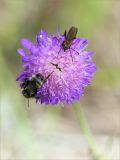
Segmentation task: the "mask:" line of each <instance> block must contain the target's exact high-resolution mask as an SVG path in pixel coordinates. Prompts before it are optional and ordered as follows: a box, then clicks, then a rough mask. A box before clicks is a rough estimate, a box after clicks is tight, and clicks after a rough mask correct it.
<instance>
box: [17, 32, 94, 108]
mask: <svg viewBox="0 0 120 160" xmlns="http://www.w3.org/2000/svg"><path fill="white" fill-rule="evenodd" d="M36 39H37V43H36V44H34V43H33V42H31V41H30V40H28V39H26V38H23V39H22V40H21V44H22V45H23V46H24V47H25V49H21V48H20V49H18V53H19V54H20V55H21V56H22V61H23V62H24V64H23V66H22V68H23V72H22V74H21V75H20V76H19V77H18V78H17V80H18V81H20V85H21V84H22V83H23V82H24V81H25V79H26V78H28V79H30V78H31V77H32V76H34V75H36V74H39V73H40V74H42V75H43V76H44V77H47V76H48V75H49V74H51V73H52V74H51V75H50V77H49V78H48V79H47V80H46V82H45V83H44V84H43V85H42V86H41V87H39V88H38V90H37V93H36V97H35V98H36V99H37V101H38V102H40V103H45V104H52V105H55V104H58V103H60V102H61V103H62V104H63V105H64V104H71V103H73V101H74V100H79V99H80V97H81V95H83V92H84V87H85V86H88V85H89V84H90V80H91V78H92V76H93V74H94V72H95V71H96V63H95V62H93V61H92V59H91V55H92V54H93V52H91V51H86V50H85V47H86V45H87V44H88V41H87V40H86V39H84V38H76V39H74V41H73V43H72V45H71V47H70V49H68V50H66V51H65V52H64V50H63V49H61V44H62V42H63V41H64V39H65V38H64V36H61V35H60V34H59V33H58V36H57V38H56V37H55V35H54V34H52V35H48V34H47V32H45V31H43V30H41V31H40V32H39V33H38V35H37V37H36ZM60 49H61V51H60ZM59 51H60V53H59V55H58V52H59ZM71 55H72V57H73V60H72V57H71Z"/></svg>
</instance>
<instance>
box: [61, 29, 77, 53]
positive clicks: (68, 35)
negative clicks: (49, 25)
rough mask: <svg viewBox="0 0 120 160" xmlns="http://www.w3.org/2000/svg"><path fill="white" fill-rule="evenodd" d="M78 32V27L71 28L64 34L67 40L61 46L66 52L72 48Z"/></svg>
mask: <svg viewBox="0 0 120 160" xmlns="http://www.w3.org/2000/svg"><path fill="white" fill-rule="evenodd" d="M77 32H78V29H77V28H76V27H71V28H70V29H69V31H68V33H67V32H66V30H65V33H64V36H65V40H64V41H63V43H62V44H61V46H62V48H63V50H64V51H66V50H67V49H69V48H70V46H71V44H72V42H73V40H74V39H75V38H76V35H77Z"/></svg>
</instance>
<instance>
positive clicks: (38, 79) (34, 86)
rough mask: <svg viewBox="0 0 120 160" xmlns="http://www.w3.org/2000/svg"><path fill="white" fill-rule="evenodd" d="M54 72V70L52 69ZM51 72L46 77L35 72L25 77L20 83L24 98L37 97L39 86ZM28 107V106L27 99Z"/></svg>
mask: <svg viewBox="0 0 120 160" xmlns="http://www.w3.org/2000/svg"><path fill="white" fill-rule="evenodd" d="M53 72H54V71H53ZM53 72H51V73H50V74H49V75H48V76H47V77H46V78H45V77H44V76H43V75H42V74H36V75H35V76H32V77H31V78H30V79H29V78H26V79H25V80H24V82H23V83H21V88H22V89H23V90H22V94H23V96H24V97H25V98H36V99H37V96H36V94H37V91H38V89H39V88H41V87H42V86H43V84H44V83H45V82H46V80H47V79H48V78H49V77H50V76H51V74H52V73H53ZM28 107H29V99H28Z"/></svg>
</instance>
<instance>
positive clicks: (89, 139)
mask: <svg viewBox="0 0 120 160" xmlns="http://www.w3.org/2000/svg"><path fill="white" fill-rule="evenodd" d="M74 109H75V112H76V115H77V118H78V119H79V123H80V127H81V129H82V132H83V134H84V136H85V138H86V141H87V143H88V145H89V147H90V150H91V151H92V155H93V158H94V159H95V160H108V157H106V156H104V155H101V153H100V151H99V149H98V147H97V144H96V142H95V139H94V137H93V135H92V133H91V130H90V127H89V125H88V122H87V119H86V117H85V114H84V112H83V111H82V107H81V105H78V104H76V105H75V106H74Z"/></svg>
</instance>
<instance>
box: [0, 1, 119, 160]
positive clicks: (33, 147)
mask: <svg viewBox="0 0 120 160" xmlns="http://www.w3.org/2000/svg"><path fill="white" fill-rule="evenodd" d="M70 26H76V27H78V29H79V32H78V36H79V37H85V38H88V39H89V46H88V47H87V49H90V50H93V51H94V53H95V54H94V55H93V60H94V61H96V63H97V73H96V74H95V76H94V78H93V80H92V84H91V86H90V87H88V88H86V89H85V94H84V96H83V97H81V101H80V102H79V103H75V104H74V106H69V107H65V108H63V107H62V106H56V107H52V106H43V105H42V106H41V105H40V104H35V101H34V100H30V108H28V107H27V101H26V99H25V98H24V97H23V96H22V95H21V90H20V88H19V85H18V83H17V82H16V77H17V76H18V74H20V72H21V70H20V66H21V64H22V63H21V57H20V55H19V54H18V53H17V49H18V48H20V47H21V44H20V39H21V38H23V37H26V38H29V39H31V40H32V41H35V37H36V34H37V33H38V32H39V31H40V30H41V29H45V30H47V31H48V32H49V33H51V32H54V33H55V32H56V31H57V30H58V29H59V30H60V31H61V33H63V32H64V30H65V29H69V28H70ZM0 73H1V76H0V117H1V118H0V129H1V133H0V146H1V147H0V156H1V157H0V158H1V160H6V159H7V160H8V159H9V160H14V159H15V160H18V159H19V160H27V159H31V160H33V159H34V160H36V159H48V160H49V159H81V160H83V159H85V160H89V159H93V156H92V154H91V150H90V146H89V143H87V142H86V140H85V139H84V134H82V129H81V125H80V120H79V118H80V117H79V116H80V112H79V107H81V108H82V109H83V111H84V113H85V115H86V117H87V120H88V123H89V125H90V128H91V130H92V132H93V134H94V138H95V140H96V143H97V145H98V146H99V147H98V148H99V150H101V151H102V152H103V153H105V154H107V155H109V157H110V158H111V159H112V160H113V159H114V160H118V159H119V158H120V157H119V156H120V153H119V150H120V143H119V135H120V114H119V113H120V1H119V0H74V1H73V0H0ZM76 111H77V112H76Z"/></svg>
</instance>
